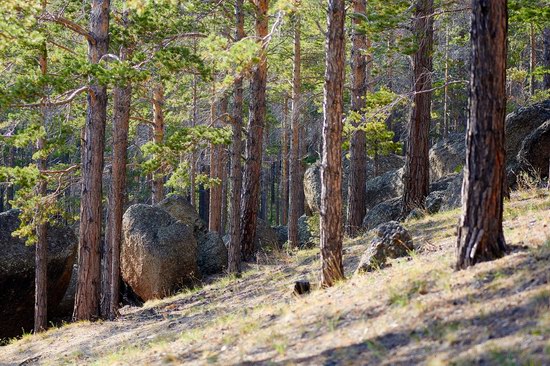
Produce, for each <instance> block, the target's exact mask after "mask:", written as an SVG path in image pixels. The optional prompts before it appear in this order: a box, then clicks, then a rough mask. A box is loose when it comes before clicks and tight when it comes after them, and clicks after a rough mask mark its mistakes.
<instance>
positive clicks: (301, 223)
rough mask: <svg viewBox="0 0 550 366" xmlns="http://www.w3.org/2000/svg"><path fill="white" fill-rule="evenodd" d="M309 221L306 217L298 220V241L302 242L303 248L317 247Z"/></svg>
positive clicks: (303, 216)
mask: <svg viewBox="0 0 550 366" xmlns="http://www.w3.org/2000/svg"><path fill="white" fill-rule="evenodd" d="M308 220H309V218H308V217H307V216H306V215H302V216H300V217H299V218H298V240H299V241H300V247H301V248H309V247H311V246H313V245H315V243H314V242H313V234H312V233H311V230H310V229H309V222H308Z"/></svg>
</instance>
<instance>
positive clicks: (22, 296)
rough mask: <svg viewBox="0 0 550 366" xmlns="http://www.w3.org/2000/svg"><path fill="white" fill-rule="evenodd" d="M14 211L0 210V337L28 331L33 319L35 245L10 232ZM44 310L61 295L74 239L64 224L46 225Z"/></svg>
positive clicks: (15, 219) (14, 225) (66, 283)
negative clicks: (46, 248)
mask: <svg viewBox="0 0 550 366" xmlns="http://www.w3.org/2000/svg"><path fill="white" fill-rule="evenodd" d="M18 215H19V213H18V211H16V210H10V211H6V212H2V213H0V248H2V250H0V338H5V337H14V336H17V335H20V334H21V333H22V329H24V330H25V331H30V330H31V329H32V327H33V318H34V275H35V274H34V271H35V247H34V246H27V245H25V242H24V240H22V239H19V238H14V237H13V236H12V235H11V234H12V232H13V231H14V230H16V229H17V228H18V227H19V224H20V222H19V218H18ZM47 240H48V313H49V314H50V316H51V315H52V314H54V313H55V311H56V308H57V306H58V305H59V302H60V301H61V299H62V298H63V296H64V295H65V292H66V290H67V287H68V286H69V282H70V280H71V273H72V269H73V264H74V261H75V256H76V248H77V244H78V239H77V238H76V236H75V234H74V232H73V231H72V230H71V229H70V228H68V227H62V226H55V225H54V226H52V225H49V226H48V234H47Z"/></svg>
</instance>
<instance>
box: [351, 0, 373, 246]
mask: <svg viewBox="0 0 550 366" xmlns="http://www.w3.org/2000/svg"><path fill="white" fill-rule="evenodd" d="M366 6H367V2H366V0H354V1H353V12H354V13H356V14H365V10H366ZM361 21H362V20H361V18H359V17H357V16H356V17H354V18H353V31H352V35H351V42H352V46H351V88H352V89H351V110H352V111H353V112H356V113H359V114H361V113H362V109H363V108H365V99H364V98H365V96H366V94H367V90H368V79H367V56H366V54H365V51H366V50H367V36H366V35H365V34H363V33H362V32H361V31H360V30H358V27H359V25H360V23H361ZM362 123H364V121H363V119H361V120H359V121H357V120H355V121H353V122H352V124H353V125H354V126H355V127H358V126H360V125H361V124H362ZM366 144H367V141H366V137H365V131H364V130H362V129H357V130H355V131H354V132H353V134H352V136H351V141H350V149H349V150H350V168H349V169H350V170H349V185H348V221H347V226H346V232H347V234H348V235H349V236H351V237H354V236H356V235H357V234H358V231H359V229H360V228H361V226H362V224H363V218H364V217H365V214H366V211H367V206H366V199H367V198H366V195H367V193H366V186H365V182H366V180H367V171H366V168H367V167H366V161H367V145H366Z"/></svg>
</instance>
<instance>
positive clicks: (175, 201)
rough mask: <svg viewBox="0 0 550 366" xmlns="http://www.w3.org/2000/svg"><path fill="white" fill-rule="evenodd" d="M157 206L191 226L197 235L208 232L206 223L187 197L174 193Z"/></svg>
mask: <svg viewBox="0 0 550 366" xmlns="http://www.w3.org/2000/svg"><path fill="white" fill-rule="evenodd" d="M157 206H158V207H160V208H162V209H163V210H164V211H166V212H168V213H169V214H170V216H172V217H174V218H175V219H176V220H179V221H181V222H182V223H184V224H185V225H187V226H189V227H191V228H192V229H193V233H194V234H195V236H202V235H206V233H207V232H208V227H207V226H206V223H205V222H204V221H203V220H202V219H201V218H200V216H199V214H198V213H197V211H196V210H195V208H194V207H193V206H192V205H191V203H189V201H188V200H187V199H186V198H185V197H183V196H179V195H172V196H169V197H166V198H165V199H164V200H162V201H161V202H159V203H158V205H157Z"/></svg>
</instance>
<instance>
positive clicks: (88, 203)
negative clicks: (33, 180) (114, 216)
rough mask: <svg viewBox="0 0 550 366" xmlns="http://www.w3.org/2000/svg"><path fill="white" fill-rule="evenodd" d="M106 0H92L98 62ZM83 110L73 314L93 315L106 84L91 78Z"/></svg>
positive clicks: (104, 45)
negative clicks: (86, 106)
mask: <svg viewBox="0 0 550 366" xmlns="http://www.w3.org/2000/svg"><path fill="white" fill-rule="evenodd" d="M109 7H110V1H109V0H92V7H91V16H90V32H91V33H92V34H93V39H94V41H93V42H88V43H89V44H88V47H89V48H88V59H89V61H90V63H92V64H97V63H99V61H100V59H101V57H102V56H103V55H105V54H106V53H107V49H108V44H109ZM87 100H88V110H87V113H86V126H85V135H84V136H85V141H84V152H83V157H84V159H83V161H82V194H81V201H80V234H79V257H78V282H77V290H76V296H75V305H74V306H75V307H74V313H73V318H74V319H75V320H91V319H95V318H97V316H98V313H99V292H100V286H101V284H100V282H101V273H100V243H101V189H102V181H101V180H102V177H103V149H104V145H105V123H106V119H107V88H106V87H105V86H104V85H101V84H99V82H98V81H97V80H93V79H92V80H90V92H89V93H88V97H87Z"/></svg>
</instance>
